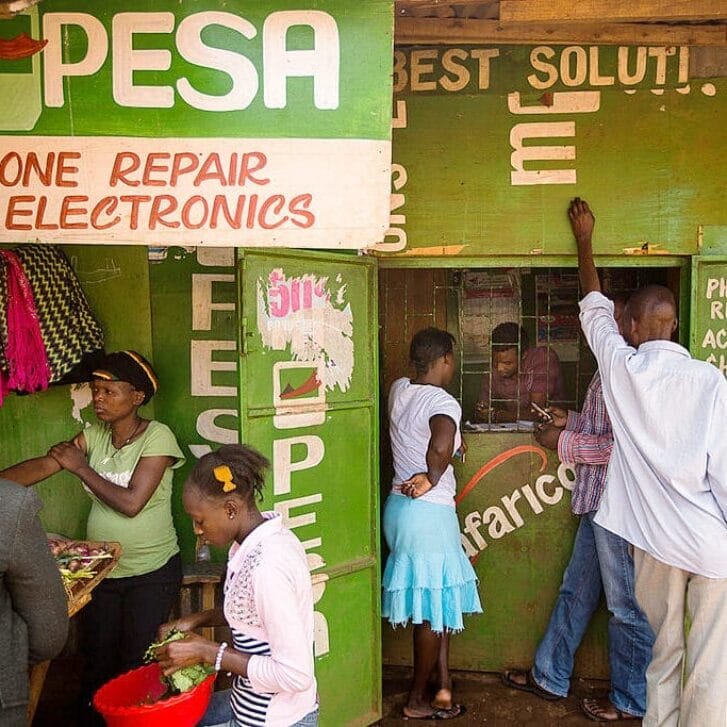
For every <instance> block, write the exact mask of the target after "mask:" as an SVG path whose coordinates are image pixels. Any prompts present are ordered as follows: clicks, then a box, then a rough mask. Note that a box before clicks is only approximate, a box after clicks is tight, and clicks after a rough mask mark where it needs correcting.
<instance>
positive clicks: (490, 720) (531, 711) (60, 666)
mask: <svg viewBox="0 0 727 727" xmlns="http://www.w3.org/2000/svg"><path fill="white" fill-rule="evenodd" d="M79 672H80V663H79V660H78V659H74V658H72V657H70V658H69V657H67V658H61V659H56V660H55V661H54V662H53V663H52V664H51V668H50V670H49V673H48V678H47V680H46V685H45V688H44V690H43V695H42V696H41V700H40V704H39V706H38V711H37V713H36V717H35V720H34V721H33V727H73V725H74V723H75V721H76V720H75V718H74V715H73V705H74V703H75V700H76V696H77V694H78V687H79V682H78V675H79ZM410 677H411V670H410V669H408V668H404V667H385V668H384V685H383V695H384V707H383V715H384V718H383V719H382V720H381V722H379V725H380V727H403V725H407V726H408V727H411V726H412V725H413V724H415V721H414V720H403V719H401V716H400V715H401V708H402V707H403V705H404V703H405V701H406V694H407V690H408V687H409V680H410ZM454 680H455V681H454V693H455V700H456V701H457V702H458V703H461V704H464V705H465V706H466V708H467V713H466V714H465V715H463V716H462V717H460V718H458V719H456V720H453V722H452V724H453V725H454V726H455V727H469V726H470V725H487V727H515V725H517V726H518V727H584V726H585V725H593V724H594V723H593V722H591V721H590V720H589V719H587V718H586V717H585V716H584V715H583V713H582V712H581V710H580V707H579V702H580V699H581V698H582V697H588V696H601V695H603V694H605V693H606V691H607V689H608V684H607V683H606V682H597V681H586V680H576V681H575V682H574V684H573V690H572V691H573V693H572V695H571V696H570V697H568V698H567V699H564V700H562V701H558V702H545V701H543V700H542V699H538V697H536V696H534V695H531V694H526V693H523V692H519V691H517V690H514V689H507V688H506V687H505V686H503V684H502V683H501V681H500V677H499V675H497V674H479V673H474V672H455V674H454ZM629 724H633V725H637V724H641V723H640V722H638V723H637V722H630V723H629Z"/></svg>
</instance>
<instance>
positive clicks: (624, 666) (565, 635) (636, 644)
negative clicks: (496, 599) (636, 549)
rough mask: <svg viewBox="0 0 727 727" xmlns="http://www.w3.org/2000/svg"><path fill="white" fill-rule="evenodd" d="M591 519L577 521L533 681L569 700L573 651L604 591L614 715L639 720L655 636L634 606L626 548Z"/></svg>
mask: <svg viewBox="0 0 727 727" xmlns="http://www.w3.org/2000/svg"><path fill="white" fill-rule="evenodd" d="M594 516H595V512H590V513H587V514H586V515H582V516H581V522H580V525H579V526H578V532H577V533H576V539H575V542H574V543H573V553H572V554H571V559H570V563H568V567H567V568H566V569H565V573H564V574H563V584H562V585H561V587H560V593H559V594H558V600H557V601H556V602H555V607H554V608H553V612H552V614H551V616H550V623H549V624H548V629H547V631H546V632H545V636H544V637H543V639H542V641H541V642H540V645H539V646H538V650H537V652H536V653H535V663H534V664H533V679H534V680H535V681H536V683H537V684H538V685H539V686H541V687H542V688H543V689H546V690H547V691H549V692H552V693H553V694H558V695H560V696H561V697H565V696H567V694H568V687H569V685H570V678H571V674H572V672H573V659H574V657H575V653H576V650H577V649H578V646H579V645H580V643H581V639H582V638H583V634H584V633H585V632H586V628H587V627H588V623H589V622H590V620H591V616H592V615H593V613H594V612H595V610H596V609H597V608H598V604H599V601H600V599H601V592H602V590H603V591H605V594H606V606H607V607H608V610H609V611H610V612H611V618H610V620H609V622H608V657H609V664H610V667H611V692H610V694H609V698H610V700H611V702H612V703H613V705H614V706H615V707H616V708H617V709H620V710H621V711H623V712H628V713H629V714H633V715H637V716H639V717H641V716H643V715H644V713H645V712H646V668H647V667H648V666H649V662H650V661H651V647H652V645H653V643H654V633H653V631H652V630H651V627H650V626H649V623H648V621H647V620H646V616H644V613H643V611H642V610H641V608H640V607H639V605H638V603H637V602H636V593H635V587H634V561H633V558H632V557H631V555H630V553H629V545H628V543H627V542H626V541H625V540H623V538H620V537H619V536H618V535H615V534H614V533H612V532H610V531H608V530H605V529H604V528H602V527H601V526H600V525H596V523H594V522H593V518H594Z"/></svg>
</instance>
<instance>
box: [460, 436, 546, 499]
mask: <svg viewBox="0 0 727 727" xmlns="http://www.w3.org/2000/svg"><path fill="white" fill-rule="evenodd" d="M526 452H530V453H532V454H537V455H538V456H539V457H540V471H541V472H542V471H543V470H544V469H545V468H546V467H547V465H548V457H547V456H546V454H545V452H544V451H543V450H542V449H541V448H540V447H535V446H534V445H532V444H521V445H520V446H518V447H513V448H512V449H507V450H505V451H504V452H500V454H498V455H497V456H496V457H493V458H492V459H491V460H490V461H489V462H486V463H485V464H483V465H482V467H480V468H479V469H478V470H477V472H475V473H474V475H472V478H471V479H470V481H469V482H468V483H467V484H466V485H465V486H464V487H463V488H462V492H460V493H459V495H457V497H455V499H454V501H455V502H456V503H457V504H459V503H460V502H461V501H462V500H463V499H464V498H465V497H466V496H467V495H468V494H469V493H470V492H471V491H472V490H473V489H474V488H475V487H476V486H477V483H478V482H479V481H480V480H481V479H482V478H483V477H484V476H485V475H486V474H487V473H488V472H492V470H494V469H495V467H497V466H498V465H501V464H502V463H503V462H507V460H508V459H512V458H513V457H516V456H517V455H518V454H525V453H526Z"/></svg>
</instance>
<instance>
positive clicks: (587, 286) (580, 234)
mask: <svg viewBox="0 0 727 727" xmlns="http://www.w3.org/2000/svg"><path fill="white" fill-rule="evenodd" d="M568 218H569V219H570V224H571V229H572V230H573V236H574V237H575V239H576V246H577V248H578V278H579V280H580V283H581V294H582V295H584V296H585V295H588V293H593V292H594V291H595V292H598V293H600V292H601V281H600V280H599V279H598V272H597V271H596V264H595V263H594V262H593V227H594V225H595V224H596V218H595V217H594V216H593V212H591V209H590V207H589V206H588V203H587V202H586V201H585V200H582V199H581V198H580V197H576V198H575V199H574V200H573V201H572V202H571V203H570V207H569V208H568Z"/></svg>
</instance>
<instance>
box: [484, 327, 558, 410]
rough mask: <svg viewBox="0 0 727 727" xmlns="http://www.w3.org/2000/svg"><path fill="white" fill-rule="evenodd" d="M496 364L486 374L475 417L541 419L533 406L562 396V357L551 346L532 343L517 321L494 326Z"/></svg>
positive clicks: (493, 343)
mask: <svg viewBox="0 0 727 727" xmlns="http://www.w3.org/2000/svg"><path fill="white" fill-rule="evenodd" d="M491 345H492V368H491V373H487V374H485V375H484V377H483V380H482V392H481V394H480V399H479V401H478V402H477V404H476V405H475V418H476V419H477V420H478V421H483V422H514V421H517V420H518V419H530V420H533V419H537V418H538V415H537V413H535V412H533V411H532V409H531V406H530V405H531V404H532V403H535V404H538V405H539V406H541V407H545V406H547V404H548V403H550V402H551V401H557V400H559V399H561V398H562V382H561V375H560V361H559V359H558V355H557V354H556V353H555V351H552V350H551V349H550V348H549V347H548V346H532V347H531V346H530V345H529V341H528V335H527V333H526V331H525V329H524V328H522V327H521V326H519V325H518V324H517V323H501V324H500V325H499V326H496V327H495V328H494V329H493V330H492V335H491Z"/></svg>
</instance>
